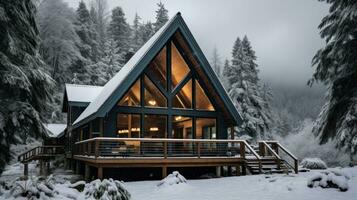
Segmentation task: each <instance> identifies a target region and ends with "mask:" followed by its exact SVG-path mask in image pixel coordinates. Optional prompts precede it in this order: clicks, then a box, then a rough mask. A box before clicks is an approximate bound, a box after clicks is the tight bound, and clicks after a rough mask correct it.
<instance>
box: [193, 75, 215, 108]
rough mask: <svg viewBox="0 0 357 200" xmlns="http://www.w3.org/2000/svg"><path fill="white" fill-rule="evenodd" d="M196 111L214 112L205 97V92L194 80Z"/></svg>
mask: <svg viewBox="0 0 357 200" xmlns="http://www.w3.org/2000/svg"><path fill="white" fill-rule="evenodd" d="M195 84H196V109H198V110H211V111H214V107H213V105H212V103H211V101H210V100H209V98H208V96H207V95H206V93H205V91H204V90H203V88H202V87H201V85H200V84H199V82H198V81H197V80H196V83H195Z"/></svg>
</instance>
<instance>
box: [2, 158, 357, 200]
mask: <svg viewBox="0 0 357 200" xmlns="http://www.w3.org/2000/svg"><path fill="white" fill-rule="evenodd" d="M30 169H32V170H31V171H32V172H33V174H35V173H36V167H35V165H32V167H30ZM21 170H22V167H21V166H19V165H17V164H13V165H12V167H8V168H7V170H6V171H5V172H4V174H3V175H2V176H1V178H0V180H2V181H4V180H5V181H7V182H11V181H14V180H15V179H16V177H17V176H18V175H21V173H20V171H21ZM327 171H339V172H340V173H342V174H344V175H345V176H346V177H348V179H349V180H348V181H347V183H348V186H349V189H348V191H346V192H341V191H339V189H336V188H328V189H323V188H321V187H314V188H309V187H307V183H308V180H309V178H311V177H313V176H314V175H316V174H320V172H326V170H312V171H310V172H302V173H299V174H298V175H295V174H290V175H285V174H275V175H250V176H239V177H225V178H214V179H201V180H187V182H186V183H180V184H173V185H167V184H166V185H165V184H164V185H162V186H160V187H158V186H157V185H159V183H160V181H139V182H126V183H124V187H125V188H126V189H127V190H128V192H129V193H130V194H131V200H179V199H180V200H191V199H192V200H220V199H222V200H240V199H242V200H277V199H282V200H329V199H333V200H355V199H357V167H352V168H341V169H339V168H334V169H327ZM11 173H13V175H12V176H11ZM53 178H54V184H53V185H54V189H53V191H54V193H53V194H54V195H53V196H52V197H50V198H47V197H46V198H41V197H40V198H39V199H56V200H57V199H78V200H82V199H88V197H86V196H85V193H87V192H88V190H87V191H86V190H85V191H84V192H78V191H77V190H76V189H75V188H74V187H73V185H76V184H71V183H70V182H72V183H74V182H76V181H78V180H80V177H79V176H76V175H73V174H72V173H71V171H63V170H60V169H59V170H56V171H55V172H54V175H53ZM80 182H83V181H80ZM78 183H79V182H78ZM92 183H93V182H92ZM82 184H83V183H82ZM89 191H90V190H89ZM0 193H1V195H0V199H1V200H2V199H26V198H19V197H18V198H14V197H12V196H9V193H8V192H6V191H5V192H4V190H3V191H1V190H0ZM6 193H7V194H6Z"/></svg>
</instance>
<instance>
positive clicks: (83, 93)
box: [66, 84, 103, 103]
mask: <svg viewBox="0 0 357 200" xmlns="http://www.w3.org/2000/svg"><path fill="white" fill-rule="evenodd" d="M102 89H103V87H102V86H94V85H76V84H66V92H67V98H68V101H72V102H88V103H90V102H93V101H94V99H95V98H96V97H97V96H98V95H99V94H100V92H101V91H102Z"/></svg>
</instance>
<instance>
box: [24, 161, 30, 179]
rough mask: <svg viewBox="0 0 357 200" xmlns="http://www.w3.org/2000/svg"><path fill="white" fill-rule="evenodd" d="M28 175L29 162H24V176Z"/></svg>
mask: <svg viewBox="0 0 357 200" xmlns="http://www.w3.org/2000/svg"><path fill="white" fill-rule="evenodd" d="M28 175H29V164H28V163H24V176H25V177H26V178H27V177H28Z"/></svg>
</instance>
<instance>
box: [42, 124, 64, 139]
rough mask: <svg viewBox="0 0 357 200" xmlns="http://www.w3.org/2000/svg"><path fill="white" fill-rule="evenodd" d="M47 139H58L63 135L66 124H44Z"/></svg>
mask: <svg viewBox="0 0 357 200" xmlns="http://www.w3.org/2000/svg"><path fill="white" fill-rule="evenodd" d="M44 126H45V127H46V129H47V136H48V137H49V138H60V137H62V136H63V135H64V131H65V129H66V128H67V124H44Z"/></svg>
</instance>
